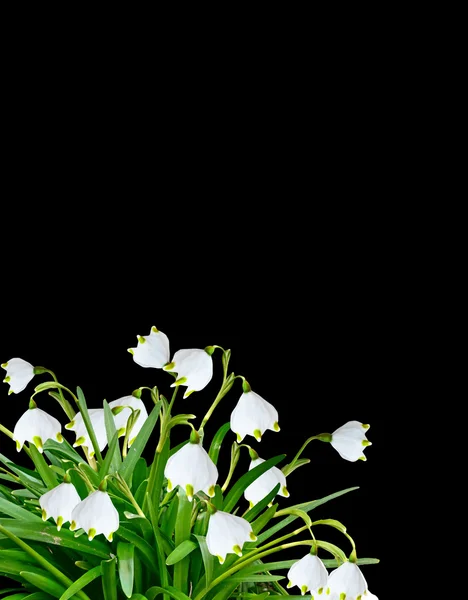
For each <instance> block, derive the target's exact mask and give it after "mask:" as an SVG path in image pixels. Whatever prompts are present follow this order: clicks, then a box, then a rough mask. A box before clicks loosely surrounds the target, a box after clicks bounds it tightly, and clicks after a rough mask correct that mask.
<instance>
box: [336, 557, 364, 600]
mask: <svg viewBox="0 0 468 600" xmlns="http://www.w3.org/2000/svg"><path fill="white" fill-rule="evenodd" d="M327 587H328V588H329V590H330V595H329V596H328V597H327V600H343V599H346V600H357V599H358V598H359V596H362V595H363V594H364V592H365V591H366V590H367V583H366V580H365V579H364V575H363V574H362V573H361V569H360V568H359V567H358V566H357V564H356V563H353V562H349V561H348V562H345V563H343V564H342V565H340V566H339V567H338V568H337V569H334V570H333V571H332V572H331V573H330V575H329V576H328V584H327ZM364 599H365V596H364ZM364 599H363V600H364ZM360 600H361V599H360Z"/></svg>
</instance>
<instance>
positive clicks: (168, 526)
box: [161, 494, 179, 537]
mask: <svg viewBox="0 0 468 600" xmlns="http://www.w3.org/2000/svg"><path fill="white" fill-rule="evenodd" d="M178 506H179V499H178V498H177V494H176V495H175V496H174V497H173V498H172V501H171V503H170V504H169V506H168V507H167V509H166V511H165V512H164V514H163V515H162V518H161V530H162V531H163V532H164V533H165V534H166V535H167V536H169V537H172V534H173V533H174V529H175V523H176V519H177V509H178Z"/></svg>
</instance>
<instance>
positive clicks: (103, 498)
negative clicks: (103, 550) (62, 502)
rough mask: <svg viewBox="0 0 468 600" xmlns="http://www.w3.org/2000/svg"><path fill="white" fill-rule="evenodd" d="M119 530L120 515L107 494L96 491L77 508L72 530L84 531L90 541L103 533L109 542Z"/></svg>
mask: <svg viewBox="0 0 468 600" xmlns="http://www.w3.org/2000/svg"><path fill="white" fill-rule="evenodd" d="M118 528H119V513H118V512H117V509H116V508H115V506H114V505H113V504H112V500H111V499H110V498H109V494H108V493H107V492H103V491H101V490H96V491H95V492H92V494H90V495H89V496H88V497H87V498H85V499H84V500H82V501H81V502H80V503H79V504H77V505H76V506H75V508H74V509H73V511H72V522H71V525H70V529H71V530H72V531H74V530H75V529H84V530H85V531H86V533H87V534H88V539H89V540H92V539H93V538H94V536H95V535H99V534H100V533H103V534H104V535H105V536H106V538H107V539H108V540H109V542H112V536H113V534H114V532H115V531H117V529H118Z"/></svg>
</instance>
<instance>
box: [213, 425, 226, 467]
mask: <svg viewBox="0 0 468 600" xmlns="http://www.w3.org/2000/svg"><path fill="white" fill-rule="evenodd" d="M230 428H231V423H229V422H228V423H224V425H221V427H220V428H219V429H218V431H217V432H216V433H215V435H214V437H213V439H212V441H211V445H210V449H209V451H208V455H209V457H210V458H211V460H212V461H213V462H214V464H215V465H216V464H218V457H219V452H220V450H221V445H222V443H223V440H224V438H225V436H226V434H227V432H228V431H229V429H230Z"/></svg>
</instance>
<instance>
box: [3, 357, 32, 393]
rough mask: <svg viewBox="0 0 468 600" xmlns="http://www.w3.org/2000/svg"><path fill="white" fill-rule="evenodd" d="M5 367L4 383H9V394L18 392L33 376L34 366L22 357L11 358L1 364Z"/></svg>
mask: <svg viewBox="0 0 468 600" xmlns="http://www.w3.org/2000/svg"><path fill="white" fill-rule="evenodd" d="M2 367H3V368H4V369H6V377H5V379H4V380H3V381H4V383H9V384H10V389H9V391H8V393H9V394H19V393H20V392H22V391H23V390H24V388H25V387H26V386H27V385H28V383H29V382H30V381H31V379H32V378H33V377H34V367H33V366H32V364H31V363H28V362H27V361H25V360H23V359H22V358H12V359H11V360H9V361H8V362H6V363H3V364H2Z"/></svg>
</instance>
